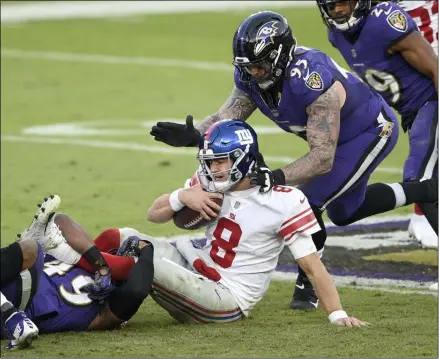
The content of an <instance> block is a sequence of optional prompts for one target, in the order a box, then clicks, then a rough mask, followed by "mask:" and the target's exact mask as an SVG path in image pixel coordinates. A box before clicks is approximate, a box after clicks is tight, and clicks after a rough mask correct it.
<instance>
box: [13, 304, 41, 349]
mask: <svg viewBox="0 0 439 359" xmlns="http://www.w3.org/2000/svg"><path fill="white" fill-rule="evenodd" d="M5 329H6V332H7V335H8V339H9V342H8V345H7V348H8V349H10V350H13V349H22V348H26V347H28V346H30V345H31V344H32V341H33V340H34V339H38V333H39V330H38V327H37V326H36V325H35V324H34V323H33V322H32V321H31V320H30V319H29V318H28V317H27V316H26V314H25V313H24V312H21V311H18V312H15V313H14V314H12V315H11V316H10V317H9V318H8V319H6V322H5Z"/></svg>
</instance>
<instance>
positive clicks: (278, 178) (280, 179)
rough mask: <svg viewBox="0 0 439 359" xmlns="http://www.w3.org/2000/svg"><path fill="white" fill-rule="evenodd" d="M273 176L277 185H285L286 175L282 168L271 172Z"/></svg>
mask: <svg viewBox="0 0 439 359" xmlns="http://www.w3.org/2000/svg"><path fill="white" fill-rule="evenodd" d="M271 173H272V174H273V182H274V184H275V185H281V186H283V185H285V173H284V171H282V170H281V169H280V168H279V169H277V170H274V171H272V172H271Z"/></svg>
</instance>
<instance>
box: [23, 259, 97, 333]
mask: <svg viewBox="0 0 439 359" xmlns="http://www.w3.org/2000/svg"><path fill="white" fill-rule="evenodd" d="M39 270H40V271H41V273H40V278H39V283H38V289H37V292H36V294H35V296H34V298H33V300H32V303H31V305H30V306H29V307H28V308H27V309H26V314H27V315H28V316H29V318H31V319H32V320H34V321H35V324H37V325H38V328H39V329H40V332H41V333H54V332H60V331H66V330H86V329H87V327H88V326H89V325H90V323H91V322H92V321H93V319H94V318H95V317H96V316H97V315H98V314H99V305H98V304H97V303H96V302H93V301H92V300H91V299H90V298H88V296H87V294H84V293H82V292H81V288H82V287H83V286H84V285H86V284H88V283H92V282H93V279H92V277H91V274H90V273H88V272H87V271H85V270H83V269H81V268H77V267H74V266H72V265H70V264H66V263H63V262H61V261H58V260H54V259H53V258H52V257H50V256H46V259H45V262H44V267H43V268H40V269H39Z"/></svg>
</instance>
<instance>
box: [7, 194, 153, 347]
mask: <svg viewBox="0 0 439 359" xmlns="http://www.w3.org/2000/svg"><path fill="white" fill-rule="evenodd" d="M59 204H60V198H59V197H58V196H52V197H51V198H48V199H46V201H45V202H44V203H43V204H42V206H41V208H40V209H39V210H38V212H37V214H36V216H35V218H34V220H33V222H32V224H31V226H30V227H29V228H28V229H27V230H26V231H25V232H24V233H23V235H22V238H23V237H25V238H24V239H23V240H22V241H21V242H16V243H13V244H11V245H10V246H8V247H6V248H3V249H2V251H1V256H2V257H1V263H2V282H1V288H0V289H1V292H2V294H3V295H4V297H5V298H8V299H9V301H10V303H11V305H13V306H14V307H16V308H19V309H20V310H22V311H23V312H24V314H23V313H20V317H19V318H20V319H19V320H17V321H15V322H14V324H15V327H14V325H13V324H9V325H8V322H6V323H4V322H3V312H2V326H1V327H2V328H3V327H4V326H5V324H6V327H7V336H8V338H9V345H8V347H9V348H14V347H20V346H22V345H25V344H26V343H28V342H29V341H30V340H29V339H31V338H32V337H34V336H35V335H36V334H35V331H34V332H32V331H31V330H30V329H32V328H30V324H29V322H26V316H27V317H28V318H29V319H30V320H31V321H32V322H33V323H35V324H36V327H38V329H39V332H40V333H53V332H60V331H66V330H75V331H80V330H105V329H112V328H116V327H117V326H119V325H120V324H121V323H123V322H125V321H127V320H129V319H130V318H131V317H132V316H133V315H134V314H135V313H136V312H137V310H138V308H139V307H140V305H141V304H142V302H143V300H144V299H145V298H146V297H147V296H148V293H149V290H150V287H151V282H152V278H153V276H154V269H153V247H152V246H151V245H148V246H144V247H143V248H142V249H141V250H139V251H138V253H137V254H138V258H137V261H134V260H133V258H122V257H120V258H121V259H124V260H126V261H129V262H130V263H131V265H130V268H129V270H130V272H128V273H129V275H125V276H124V277H123V278H120V279H126V280H124V281H122V282H121V283H119V285H118V286H117V287H116V288H114V289H113V290H111V292H110V293H105V294H104V296H102V295H101V294H102V293H98V294H96V293H91V294H87V293H84V289H85V288H86V289H88V291H90V288H92V287H93V286H94V285H95V283H94V280H93V276H92V274H90V273H89V272H88V271H86V270H84V269H81V268H78V267H75V266H73V265H72V264H67V263H64V262H61V261H59V260H57V259H55V258H54V257H52V256H51V255H46V256H44V252H43V247H42V245H40V244H39V243H42V244H44V245H45V247H46V248H48V247H49V244H52V246H54V247H52V249H53V248H56V247H58V245H57V243H60V242H63V243H65V239H64V237H63V235H62V232H61V230H60V228H62V230H63V233H64V234H65V235H66V236H67V237H69V236H71V235H72V234H74V236H73V237H74V238H73V241H74V240H77V241H79V242H81V243H85V242H86V241H87V240H88V241H89V242H90V241H91V239H90V238H89V236H88V235H87V234H86V232H85V231H83V229H82V228H81V227H79V226H78V225H77V224H75V223H74V222H73V221H71V220H70V219H69V218H68V216H66V215H61V216H58V221H57V222H58V224H57V223H55V220H56V219H57V218H56V216H54V214H55V211H56V209H57V207H58V206H59ZM58 226H59V227H58ZM98 239H99V237H98ZM98 239H97V240H98ZM70 240H72V238H70ZM34 241H36V242H38V243H33V242H34ZM91 242H92V241H91ZM28 243H29V244H28ZM26 244H27V245H26ZM102 247H105V245H103V246H101V249H103V248H102ZM58 254H60V252H58ZM69 256H70V258H71V257H72V255H71V254H69ZM26 258H30V259H28V260H26ZM134 262H135V264H134ZM110 263H111V262H110ZM85 266H87V265H85ZM23 269H25V271H24V272H23V271H22V270H23ZM89 270H91V271H92V267H91V266H90V265H89ZM116 273H117V271H116ZM116 273H115V274H116ZM103 297H104V299H103ZM2 300H3V297H2ZM2 311H3V306H2ZM17 317H18V316H17ZM22 328H25V329H24V330H23V329H22ZM29 328H30V329H29ZM36 333H38V331H36Z"/></svg>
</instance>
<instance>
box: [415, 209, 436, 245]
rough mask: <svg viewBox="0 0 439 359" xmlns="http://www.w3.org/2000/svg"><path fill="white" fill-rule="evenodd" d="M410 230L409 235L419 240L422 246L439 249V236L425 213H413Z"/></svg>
mask: <svg viewBox="0 0 439 359" xmlns="http://www.w3.org/2000/svg"><path fill="white" fill-rule="evenodd" d="M408 232H409V237H410V238H413V239H414V240H416V241H417V242H419V243H420V244H421V245H422V247H424V248H433V249H437V247H438V236H437V234H436V233H435V232H434V230H433V228H431V225H430V223H428V221H427V218H425V216H424V215H419V214H416V213H414V214H413V215H412V217H411V219H410V224H409V229H408Z"/></svg>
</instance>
